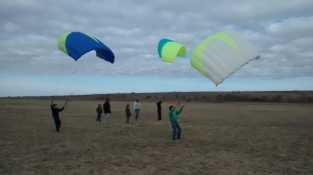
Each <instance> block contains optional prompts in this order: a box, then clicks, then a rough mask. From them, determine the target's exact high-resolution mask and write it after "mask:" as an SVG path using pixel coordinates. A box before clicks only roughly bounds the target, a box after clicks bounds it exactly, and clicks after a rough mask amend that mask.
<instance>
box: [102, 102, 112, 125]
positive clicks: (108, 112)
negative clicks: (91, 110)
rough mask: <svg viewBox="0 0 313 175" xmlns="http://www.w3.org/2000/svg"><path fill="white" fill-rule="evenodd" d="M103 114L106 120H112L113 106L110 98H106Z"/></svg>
mask: <svg viewBox="0 0 313 175" xmlns="http://www.w3.org/2000/svg"><path fill="white" fill-rule="evenodd" d="M103 113H104V118H105V119H107V120H109V119H110V118H111V104H110V99H109V98H106V99H105V102H104V103H103Z"/></svg>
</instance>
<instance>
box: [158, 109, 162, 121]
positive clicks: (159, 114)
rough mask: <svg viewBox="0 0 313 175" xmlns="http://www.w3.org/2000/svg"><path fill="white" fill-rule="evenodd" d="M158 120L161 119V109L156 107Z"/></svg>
mask: <svg viewBox="0 0 313 175" xmlns="http://www.w3.org/2000/svg"><path fill="white" fill-rule="evenodd" d="M158 120H162V110H161V109H158Z"/></svg>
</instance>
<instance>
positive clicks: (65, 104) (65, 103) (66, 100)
mask: <svg viewBox="0 0 313 175" xmlns="http://www.w3.org/2000/svg"><path fill="white" fill-rule="evenodd" d="M67 103H68V99H65V102H64V105H63V108H65V107H66V106H67Z"/></svg>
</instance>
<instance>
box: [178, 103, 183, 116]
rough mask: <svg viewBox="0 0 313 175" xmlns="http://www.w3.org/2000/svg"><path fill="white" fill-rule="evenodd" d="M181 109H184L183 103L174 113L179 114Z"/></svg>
mask: <svg viewBox="0 0 313 175" xmlns="http://www.w3.org/2000/svg"><path fill="white" fill-rule="evenodd" d="M183 109H184V105H182V106H181V107H180V109H179V110H178V111H177V112H176V114H177V115H179V114H180V113H181V112H182V111H183Z"/></svg>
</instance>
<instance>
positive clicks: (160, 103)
mask: <svg viewBox="0 0 313 175" xmlns="http://www.w3.org/2000/svg"><path fill="white" fill-rule="evenodd" d="M157 111H158V120H162V101H161V100H159V101H158V102H157Z"/></svg>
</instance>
